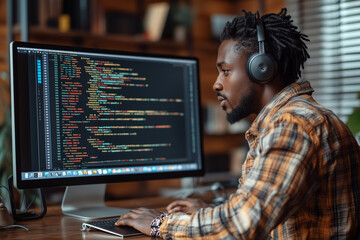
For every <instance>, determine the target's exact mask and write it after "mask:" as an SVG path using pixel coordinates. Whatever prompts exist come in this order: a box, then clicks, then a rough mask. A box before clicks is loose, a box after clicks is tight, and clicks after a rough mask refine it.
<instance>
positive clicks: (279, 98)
mask: <svg viewBox="0 0 360 240" xmlns="http://www.w3.org/2000/svg"><path fill="white" fill-rule="evenodd" d="M313 92H314V89H312V87H311V85H310V83H309V82H308V81H305V82H299V83H292V84H290V85H288V86H286V87H285V88H284V89H282V90H281V91H280V92H279V93H277V94H276V95H275V96H274V97H273V98H272V99H271V100H270V101H269V102H268V103H267V104H266V105H265V107H264V108H263V109H262V110H261V111H260V113H259V114H258V116H257V117H256V119H255V120H254V122H253V123H252V124H251V126H250V128H249V130H248V131H247V132H246V134H245V137H246V139H247V140H248V141H249V143H250V142H251V141H252V140H254V139H255V138H256V137H257V135H258V133H259V132H260V131H261V129H262V126H263V125H264V122H266V121H265V120H266V119H271V117H272V116H273V115H274V114H275V113H276V112H277V111H278V109H279V108H281V107H282V106H283V105H285V104H286V103H287V102H288V101H289V100H290V99H291V98H292V97H294V96H299V95H303V94H308V95H311V94H312V93H313Z"/></svg>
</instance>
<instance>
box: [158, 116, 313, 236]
mask: <svg viewBox="0 0 360 240" xmlns="http://www.w3.org/2000/svg"><path fill="white" fill-rule="evenodd" d="M283 117H284V118H285V119H278V121H274V122H272V123H271V124H270V125H269V126H268V128H267V129H266V130H265V131H263V132H264V135H263V136H261V137H259V138H258V140H259V142H258V143H257V147H256V149H255V150H254V159H253V166H252V168H251V170H250V172H249V173H248V174H247V176H246V178H245V179H244V181H243V184H241V186H240V187H239V188H238V190H237V191H236V193H235V194H233V195H232V196H231V198H230V199H229V200H228V201H227V202H226V203H224V204H222V205H219V206H217V207H214V208H204V209H200V210H199V211H197V212H195V213H193V214H191V215H188V214H185V213H175V214H171V215H169V217H167V219H166V220H165V221H164V222H163V224H162V225H161V227H160V234H161V236H162V237H163V238H164V239H190V238H191V239H264V238H266V236H267V235H268V234H269V232H270V231H271V230H272V229H274V228H275V227H276V226H277V225H278V224H280V223H281V222H283V221H285V220H286V218H287V217H288V216H291V214H292V213H294V212H295V211H296V210H297V209H298V208H299V207H300V206H301V205H302V204H303V203H304V202H305V201H306V200H307V199H309V198H310V197H311V195H312V193H313V192H314V191H315V190H316V189H317V187H318V184H317V179H316V176H315V172H316V171H315V169H316V165H317V164H316V162H317V160H316V155H315V152H316V148H317V147H316V146H317V144H316V142H317V141H316V139H314V137H315V134H314V136H311V134H309V133H308V132H309V131H308V130H307V131H306V130H305V128H306V126H303V125H302V124H301V122H298V121H294V119H291V121H289V118H292V117H291V116H287V117H286V116H283ZM250 151H252V150H250Z"/></svg>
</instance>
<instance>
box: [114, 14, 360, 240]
mask: <svg viewBox="0 0 360 240" xmlns="http://www.w3.org/2000/svg"><path fill="white" fill-rule="evenodd" d="M244 13H245V14H244V16H239V17H237V18H235V19H234V20H233V21H232V22H231V23H228V24H227V25H226V27H225V29H224V31H223V33H222V36H221V45H220V47H219V50H218V57H217V65H216V66H217V69H218V71H219V75H218V77H217V80H216V82H215V83H214V86H213V89H214V91H216V92H217V94H218V100H219V101H220V105H221V107H222V108H223V109H224V110H225V111H226V113H227V119H228V121H229V122H230V123H233V122H236V121H239V120H240V119H242V118H244V117H246V116H248V115H249V114H252V113H255V114H256V115H257V117H256V119H255V120H254V122H253V123H252V125H251V127H250V129H249V130H248V131H247V132H246V139H247V141H248V143H249V147H250V150H249V152H248V154H247V157H246V160H245V163H244V165H243V175H242V178H241V179H240V180H239V183H240V184H239V187H238V189H237V191H236V193H235V194H233V195H232V196H231V197H230V198H229V200H228V201H226V202H225V203H224V204H221V205H219V206H216V207H208V206H207V205H206V204H204V203H202V202H201V201H196V200H190V199H188V200H179V201H175V202H174V203H171V204H170V205H169V206H168V208H167V209H168V210H169V213H170V214H169V213H167V214H162V213H160V212H158V211H156V210H149V209H143V208H140V209H136V210H133V211H131V212H129V213H128V214H125V215H124V216H122V217H121V218H120V219H119V220H118V222H117V225H131V226H133V227H135V228H137V229H139V230H141V231H142V232H143V233H145V234H151V235H154V236H161V237H162V238H164V239H190V238H194V239H268V238H273V239H317V240H318V239H356V238H359V231H360V230H359V229H360V210H359V207H360V206H359V201H360V194H359V192H360V175H359V174H360V151H359V146H358V144H357V142H356V140H355V139H354V137H353V136H352V134H351V132H350V131H349V129H348V128H347V127H346V126H345V124H344V123H343V122H341V121H340V120H339V119H338V118H337V117H336V116H335V115H334V114H333V113H332V112H331V111H329V110H327V109H325V108H323V107H322V106H320V105H319V104H318V103H317V102H315V100H314V99H313V98H312V97H311V94H312V92H313V89H312V88H311V86H310V84H309V83H308V82H297V80H298V79H299V78H300V75H301V71H300V70H301V67H303V64H304V62H305V61H306V60H307V58H308V57H309V55H308V53H307V51H306V45H305V44H304V42H303V40H307V37H306V36H305V35H303V34H302V33H300V32H298V31H297V30H296V29H297V28H296V27H295V26H294V25H293V24H292V21H291V19H290V16H288V15H286V9H282V10H281V12H280V13H279V14H267V15H264V16H263V17H261V18H260V17H259V14H258V13H256V14H252V13H251V12H244ZM264 35H265V36H264ZM264 40H265V41H264ZM263 41H264V43H265V48H264V49H263ZM253 53H255V55H253ZM260 55H261V56H260ZM263 55H266V56H263ZM258 57H260V61H257V59H256V58H258ZM263 58H264V59H265V60H264V59H263ZM249 59H250V60H249ZM253 62H255V66H253V65H252V64H253Z"/></svg>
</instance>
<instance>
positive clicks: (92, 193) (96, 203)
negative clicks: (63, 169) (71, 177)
mask: <svg viewBox="0 0 360 240" xmlns="http://www.w3.org/2000/svg"><path fill="white" fill-rule="evenodd" d="M105 190H106V184H92V185H80V186H67V187H66V190H65V193H64V197H63V201H62V204H61V210H62V212H63V213H64V214H65V215H68V216H72V217H76V218H81V219H83V220H91V219H97V218H107V217H119V216H120V215H122V214H124V213H126V212H128V211H129V210H130V209H125V208H115V207H107V206H106V205H105Z"/></svg>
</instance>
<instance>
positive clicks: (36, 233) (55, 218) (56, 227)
mask: <svg viewBox="0 0 360 240" xmlns="http://www.w3.org/2000/svg"><path fill="white" fill-rule="evenodd" d="M173 200H174V199H173V198H163V197H153V198H141V199H130V200H121V201H114V202H109V203H107V205H108V206H114V207H124V208H139V207H147V208H156V209H159V210H163V209H164V207H165V206H166V205H167V204H169V203H170V202H172V201H173ZM82 222H84V221H83V220H81V219H77V218H73V217H69V216H65V215H63V213H62V212H61V208H60V206H50V207H48V210H47V213H46V215H45V217H44V218H42V219H37V220H29V221H23V222H17V223H16V224H19V225H22V226H24V227H27V228H28V229H29V231H26V230H25V229H22V228H11V229H7V230H0V239H1V240H13V239H16V240H21V239H38V240H41V239H120V238H119V237H117V236H115V235H112V234H108V233H105V232H101V231H97V230H91V231H85V232H84V231H81V228H82V227H81V224H82ZM126 239H129V240H134V239H149V240H150V239H155V238H151V237H148V236H145V235H139V236H133V237H126Z"/></svg>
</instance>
